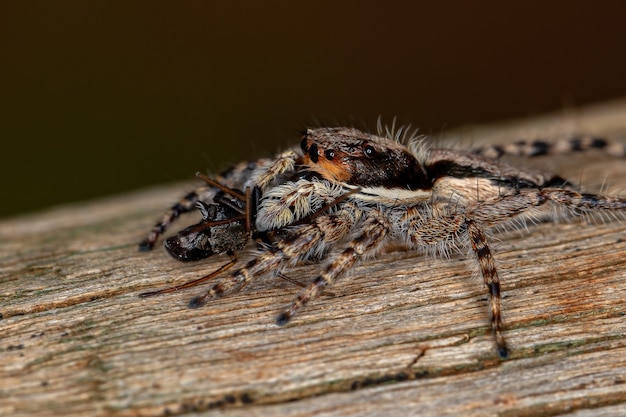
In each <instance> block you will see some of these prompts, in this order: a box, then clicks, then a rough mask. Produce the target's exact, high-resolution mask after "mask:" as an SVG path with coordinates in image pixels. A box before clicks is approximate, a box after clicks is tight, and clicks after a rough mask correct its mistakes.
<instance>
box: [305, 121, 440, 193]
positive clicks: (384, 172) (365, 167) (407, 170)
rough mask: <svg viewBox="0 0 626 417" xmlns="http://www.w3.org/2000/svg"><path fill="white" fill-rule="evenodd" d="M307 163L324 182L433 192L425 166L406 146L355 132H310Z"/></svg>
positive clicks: (346, 130)
mask: <svg viewBox="0 0 626 417" xmlns="http://www.w3.org/2000/svg"><path fill="white" fill-rule="evenodd" d="M300 146H301V147H302V152H303V153H304V156H303V162H304V164H305V165H307V166H308V167H310V169H311V170H313V171H315V172H317V173H318V174H319V175H320V176H322V177H323V178H324V179H327V180H329V181H332V182H337V183H344V184H348V185H355V186H359V187H385V188H401V189H404V190H406V189H409V190H416V189H430V188H431V182H430V180H429V179H428V177H427V175H426V171H425V170H424V168H423V166H422V164H421V163H420V162H419V161H418V160H417V159H416V158H415V156H413V154H412V153H411V152H410V151H409V150H408V149H407V148H406V147H405V146H403V145H401V144H399V143H397V142H395V141H393V140H391V139H386V138H383V137H380V136H376V135H371V134H368V133H364V132H361V131H360V130H357V129H353V128H345V127H340V128H318V129H308V130H307V131H306V133H305V134H304V136H303V137H302V141H301V143H300Z"/></svg>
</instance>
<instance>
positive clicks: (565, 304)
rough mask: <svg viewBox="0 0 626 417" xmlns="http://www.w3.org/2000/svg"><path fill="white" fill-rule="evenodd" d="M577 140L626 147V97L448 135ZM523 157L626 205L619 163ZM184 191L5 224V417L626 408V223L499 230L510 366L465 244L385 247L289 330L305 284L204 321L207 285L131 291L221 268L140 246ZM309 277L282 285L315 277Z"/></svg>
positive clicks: (257, 288) (213, 305)
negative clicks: (285, 318)
mask: <svg viewBox="0 0 626 417" xmlns="http://www.w3.org/2000/svg"><path fill="white" fill-rule="evenodd" d="M573 133H593V134H597V135H603V136H608V137H612V138H617V139H620V138H621V140H622V141H623V140H624V137H625V136H626V102H615V103H608V104H606V105H602V106H595V107H590V108H586V109H579V110H572V111H568V112H563V113H561V114H558V115H550V116H545V117H537V118H534V119H530V120H525V121H522V122H516V123H508V124H503V125H498V126H487V127H474V128H467V129H463V130H460V131H454V132H447V133H445V134H444V135H443V136H444V138H445V139H447V140H448V141H450V142H453V143H457V142H461V143H474V144H477V143H502V142H507V141H511V140H515V139H519V138H522V137H524V138H548V139H549V138H556V137H560V136H562V135H563V134H565V135H567V134H573ZM515 163H517V164H526V163H527V162H526V161H524V160H520V161H515ZM530 163H531V162H528V164H530ZM532 164H533V166H541V167H543V168H545V169H546V170H554V171H557V172H559V173H560V174H562V175H564V176H566V177H568V178H570V179H572V180H573V181H575V182H580V183H581V184H582V185H583V186H585V188H588V189H590V190H597V189H598V188H600V187H602V186H604V187H605V189H607V190H608V191H609V192H612V193H617V194H621V195H624V194H626V192H625V190H626V163H625V161H624V160H623V159H622V160H618V159H612V158H610V157H606V156H602V155H599V154H591V155H586V156H568V157H560V158H556V159H547V158H541V159H537V160H535V161H532ZM190 171H194V168H193V167H192V168H191V169H190ZM191 188H193V183H192V182H190V183H188V184H182V185H181V184H179V185H175V186H167V187H162V188H155V189H150V190H146V191H144V192H138V193H135V194H129V195H123V196H117V197H113V198H108V199H104V200H101V201H96V202H90V203H85V204H76V205H69V206H66V207H60V208H57V209H54V210H49V211H46V212H42V213H39V214H35V215H30V216H24V217H18V218H13V219H8V220H3V221H2V222H0V300H1V302H0V313H2V315H3V318H2V319H1V320H0V332H1V333H0V334H1V339H0V340H1V342H0V415H5V416H9V415H11V416H31V415H64V416H68V415H89V416H105V415H114V416H156V415H167V414H174V415H198V414H202V415H222V414H227V415H233V416H344V417H345V416H364V415H385V416H386V417H389V416H403V415H420V416H441V415H503V416H527V415H568V416H618V415H626V337H625V334H626V317H625V315H626V221H607V222H606V223H604V224H594V225H589V224H585V222H584V221H580V220H578V221H574V222H571V223H563V224H552V223H542V224H539V225H537V226H532V227H529V228H528V230H527V231H525V232H524V233H519V232H509V233H506V234H496V235H495V236H494V238H495V239H493V240H494V241H493V246H494V251H495V256H496V259H497V264H498V267H499V271H500V275H501V280H502V287H503V296H504V298H503V317H504V320H505V326H506V330H505V335H506V337H507V338H508V341H509V343H510V345H511V347H512V349H513V352H512V356H511V358H510V359H508V360H506V361H501V360H499V359H498V358H497V357H496V354H495V349H494V345H493V341H492V337H491V334H490V332H489V330H488V319H487V300H486V292H485V290H484V288H483V284H482V281H481V279H480V278H478V277H476V276H475V275H473V274H472V270H473V269H474V268H473V266H472V262H471V259H470V260H468V259H467V258H468V256H470V255H471V254H469V255H468V254H467V253H462V254H454V255H452V256H451V258H450V259H431V258H428V257H424V256H421V255H416V254H414V253H411V252H406V251H404V250H402V249H397V250H391V251H389V252H388V253H385V254H381V255H380V256H378V257H377V258H375V259H372V260H369V261H367V262H364V263H362V264H360V265H359V266H356V267H355V268H353V270H352V271H351V273H350V274H349V276H347V277H344V278H343V279H341V280H340V281H339V283H338V284H337V285H336V286H334V287H333V288H332V289H331V290H330V291H332V294H326V295H323V296H322V297H320V298H319V299H317V300H315V301H314V302H312V303H311V304H310V305H309V306H308V307H307V308H306V309H305V310H304V311H303V312H302V313H301V314H300V315H298V316H297V317H295V318H294V320H293V321H292V322H291V323H290V324H289V325H288V326H285V327H282V328H281V327H277V326H276V325H275V324H274V323H275V318H276V315H277V313H279V312H280V311H281V309H282V308H283V307H284V306H286V305H287V304H288V303H289V302H290V301H291V300H292V298H293V297H294V296H295V294H296V293H297V292H298V291H299V288H298V287H296V286H294V285H293V284H291V283H289V282H287V281H285V280H281V279H273V278H263V279H258V280H256V281H254V282H253V283H252V284H250V285H249V286H248V287H247V288H245V289H244V290H243V291H241V292H238V293H235V294H232V295H229V296H226V297H224V298H221V299H217V300H213V301H211V302H210V303H209V304H208V305H207V306H205V307H204V308H201V309H195V310H191V309H188V308H187V302H188V301H189V299H190V298H191V297H192V296H193V295H195V294H197V293H199V292H200V291H201V290H202V288H196V289H190V290H185V291H181V292H178V293H175V294H170V295H164V296H160V297H154V298H148V299H140V298H138V297H137V294H139V293H140V292H142V291H147V290H151V289H157V288H162V287H164V286H169V285H172V284H174V283H183V282H185V281H187V280H190V279H193V278H197V277H199V276H201V275H203V274H205V273H208V272H210V271H212V270H214V269H215V268H217V267H218V266H220V265H222V264H223V263H225V262H226V261H227V258H226V257H217V258H215V259H209V260H206V261H201V262H197V263H192V264H183V263H179V262H177V261H175V260H174V259H172V258H170V257H169V256H168V255H167V254H166V253H165V251H164V250H163V248H162V247H161V246H159V247H158V248H157V249H156V250H155V251H153V252H151V253H140V252H138V251H137V246H136V245H137V243H138V241H139V240H140V239H141V238H142V237H143V236H144V234H145V233H146V232H147V231H148V230H149V228H150V227H151V226H152V224H153V222H154V221H155V220H156V219H157V218H158V217H159V216H160V214H161V213H162V211H163V209H165V208H166V207H167V206H168V205H169V204H170V203H172V202H173V201H174V200H176V199H177V198H178V197H180V195H182V194H183V193H185V192H186V191H188V190H189V189H191ZM620 190H621V193H620ZM180 227H182V224H181V225H178V224H176V225H175V227H174V228H173V229H175V230H179V229H180ZM468 253H469V252H468ZM251 256H253V253H252V251H244V252H243V253H242V254H240V256H239V257H240V260H242V261H245V260H246V259H249V258H250V257H251ZM316 268H318V267H316V266H315V265H307V266H300V267H296V268H294V269H293V270H292V271H290V272H289V276H290V277H292V278H296V279H297V280H299V281H301V282H303V283H305V282H307V281H309V280H310V279H311V278H312V277H313V276H314V274H315V271H316V270H317V269H316Z"/></svg>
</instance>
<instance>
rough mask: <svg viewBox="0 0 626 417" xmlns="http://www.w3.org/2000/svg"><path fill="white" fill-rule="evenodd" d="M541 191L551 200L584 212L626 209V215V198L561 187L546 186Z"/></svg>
mask: <svg viewBox="0 0 626 417" xmlns="http://www.w3.org/2000/svg"><path fill="white" fill-rule="evenodd" d="M541 193H542V194H543V195H544V196H545V197H546V198H548V199H550V200H551V201H554V202H556V203H559V204H562V205H563V206H565V207H567V208H570V209H574V210H580V211H581V212H584V213H593V212H594V211H595V210H601V211H605V212H606V211H614V212H621V211H624V212H625V213H624V215H626V198H622V197H609V196H603V195H597V194H586V193H579V192H577V191H572V190H565V189H561V188H544V189H543V190H541Z"/></svg>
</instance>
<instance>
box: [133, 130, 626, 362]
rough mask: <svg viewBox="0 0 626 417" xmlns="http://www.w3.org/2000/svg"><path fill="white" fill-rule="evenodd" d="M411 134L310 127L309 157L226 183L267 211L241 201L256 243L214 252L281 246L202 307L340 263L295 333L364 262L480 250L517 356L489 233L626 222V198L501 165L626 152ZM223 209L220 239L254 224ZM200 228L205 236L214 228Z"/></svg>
mask: <svg viewBox="0 0 626 417" xmlns="http://www.w3.org/2000/svg"><path fill="white" fill-rule="evenodd" d="M400 136H402V135H394V134H393V133H391V132H387V134H386V135H385V136H382V135H373V134H368V133H364V132H362V131H359V130H357V129H353V128H343V127H341V128H317V129H308V130H307V131H306V133H305V134H304V136H303V137H302V140H301V146H300V150H299V151H297V150H290V151H288V152H285V153H283V154H281V155H280V156H279V157H278V158H277V159H276V160H274V161H269V160H261V161H259V162H257V163H255V164H252V165H247V167H248V168H249V169H247V168H246V169H247V170H246V169H238V170H235V171H232V172H230V173H229V174H228V175H223V176H222V178H221V179H220V182H223V183H225V184H226V186H228V187H233V188H239V187H241V188H244V189H248V190H255V192H254V193H253V194H255V195H256V201H255V203H254V204H251V202H250V198H249V196H250V195H251V192H250V191H248V193H247V195H248V198H246V199H244V198H243V197H242V196H243V194H241V196H239V197H237V198H236V199H238V200H239V201H240V202H241V203H242V204H239V205H238V207H239V212H242V211H243V206H244V205H245V206H246V207H248V209H247V210H246V211H247V215H246V216H247V217H245V218H246V219H248V220H247V221H248V226H247V227H246V228H245V231H246V233H249V234H248V235H245V236H243V235H240V237H239V238H235V239H232V240H231V241H225V240H223V238H218V242H217V243H224V242H226V243H225V244H222V246H221V247H220V248H219V249H218V250H212V249H210V248H209V252H211V253H213V252H219V251H226V252H232V251H235V250H237V249H239V248H240V247H241V246H242V245H243V244H244V243H245V242H247V240H248V239H249V237H250V233H253V232H254V233H258V234H262V235H265V236H269V238H268V239H267V242H266V244H265V246H263V247H261V251H260V253H259V254H258V255H257V256H256V257H255V258H253V259H252V260H251V261H249V262H248V263H247V264H246V265H245V266H243V267H241V268H239V269H237V270H236V271H234V272H233V273H232V274H231V275H230V276H229V277H227V278H225V279H223V280H221V281H220V282H218V283H216V284H215V285H214V286H213V287H212V288H210V289H209V290H208V291H207V292H206V293H204V294H202V295H199V296H197V297H195V298H193V299H192V300H191V302H190V304H189V305H190V307H194V308H195V307H200V306H202V305H204V304H205V303H206V302H207V301H208V300H210V299H211V298H214V297H217V296H221V295H223V294H225V293H228V292H232V291H235V290H238V289H241V288H242V287H244V286H245V285H247V284H248V283H249V282H250V281H252V280H253V279H254V278H257V277H259V276H262V275H265V274H269V273H272V274H275V275H277V276H280V275H282V273H283V271H284V270H285V269H286V268H288V267H290V266H293V265H295V264H297V263H299V262H303V261H313V262H320V261H321V260H323V259H325V258H326V257H327V255H328V258H329V259H328V260H327V261H325V262H324V265H323V267H322V269H321V272H320V273H319V275H317V277H316V278H315V279H314V280H313V281H312V282H311V283H310V284H309V285H308V286H307V287H306V288H305V289H304V291H303V292H302V293H301V294H300V295H299V296H298V297H297V298H296V299H295V300H294V301H293V302H292V303H291V305H290V306H288V307H287V309H286V310H284V311H283V312H282V313H281V314H280V315H279V316H278V319H277V323H278V324H279V325H284V324H286V323H287V322H289V320H290V319H291V317H292V316H293V315H295V314H296V313H297V311H298V310H300V309H301V308H302V307H303V306H305V305H306V304H307V303H308V302H309V301H311V300H312V299H314V298H315V297H317V296H318V295H319V294H320V292H321V291H322V290H323V289H324V288H325V287H327V286H330V285H332V284H333V283H334V282H335V280H336V279H337V278H338V277H340V276H341V275H342V274H343V273H345V272H346V271H347V270H348V269H349V268H351V267H352V266H353V265H354V263H355V262H356V261H358V260H362V259H365V258H367V257H372V256H375V255H376V254H377V253H379V252H380V251H381V250H383V249H384V248H385V247H386V246H388V245H389V244H391V243H394V244H395V243H398V242H399V243H401V244H403V245H405V246H406V247H407V248H409V249H413V250H420V251H424V252H428V253H443V254H447V253H448V252H449V251H450V250H454V249H457V248H459V247H465V246H467V245H468V244H469V246H470V247H471V248H472V250H473V252H474V254H475V257H476V261H477V265H478V268H479V271H480V274H481V276H482V277H483V280H484V283H485V286H486V288H487V290H488V292H489V313H490V321H491V329H492V332H493V335H494V339H495V343H496V346H497V351H498V354H499V355H500V356H501V357H502V358H505V357H507V356H508V353H509V349H508V347H507V343H506V341H505V338H504V336H503V333H502V320H501V314H500V297H501V295H500V278H499V276H498V272H497V270H496V267H495V262H494V257H493V254H492V251H491V249H490V246H489V242H488V231H489V230H490V229H492V228H494V227H499V226H506V225H507V224H509V225H513V227H515V225H516V224H517V225H519V224H520V223H523V222H524V221H525V220H526V219H530V218H533V216H534V215H536V210H535V209H537V208H539V207H540V206H543V205H544V204H546V203H552V204H555V205H556V206H558V207H560V208H561V210H558V211H556V214H558V215H581V214H590V215H593V214H596V213H599V212H612V213H616V214H617V215H618V216H619V217H621V218H624V217H626V198H619V197H607V196H601V195H594V194H585V193H581V192H579V191H577V187H575V186H574V185H573V184H572V183H570V182H568V181H567V180H565V179H563V178H561V177H559V176H548V175H544V174H540V173H536V172H532V171H526V170H521V169H517V168H514V167H512V166H509V165H506V164H504V163H501V162H498V161H494V160H493V158H498V157H500V156H502V155H505V154H512V155H525V156H539V155H546V154H553V153H568V152H576V151H584V150H587V149H592V148H596V149H602V150H604V151H605V152H607V153H609V154H612V155H614V156H625V155H626V147H625V146H624V145H620V144H615V143H611V142H608V141H607V140H604V139H600V138H574V139H570V140H568V141H562V142H557V143H554V144H549V143H545V142H541V141H535V142H518V143H515V144H512V145H508V146H505V147H498V146H495V147H487V148H482V149H476V150H474V151H473V152H462V151H457V150H453V149H445V148H444V149H435V148H429V147H428V146H426V144H425V143H424V141H419V140H409V143H408V145H406V146H405V145H404V144H402V143H401V141H400V140H398V139H399V137H400ZM490 158H491V159H490ZM203 190H204V191H202V192H196V193H195V194H194V193H192V198H189V196H188V198H186V199H184V200H183V203H184V204H182V205H183V206H184V207H186V208H189V207H191V206H192V205H193V204H195V203H196V202H198V201H202V200H203V199H204V198H207V197H206V196H212V197H215V196H216V195H217V191H215V189H213V191H211V192H208V191H206V189H203ZM211 193H212V194H211ZM203 195H204V196H205V197H201V196H203ZM231 200H232V198H231ZM244 200H245V201H244ZM192 203H193V204H192ZM216 203H217V205H216V206H215V209H214V211H213V214H208V210H207V209H206V207H204V206H202V210H203V211H204V212H205V214H204V219H203V221H204V222H205V226H204V227H205V228H206V227H208V228H211V230H217V229H215V227H218V226H220V225H221V224H224V223H221V224H216V223H215V221H217V217H218V215H219V214H220V213H221V215H222V217H223V220H225V221H226V223H228V220H230V221H231V222H233V223H234V224H235V225H239V226H237V227H239V229H241V227H242V226H241V225H242V224H243V223H241V222H243V221H244V218H241V217H238V216H239V214H237V213H235V212H236V211H237V210H234V211H233V212H229V211H228V210H227V209H226V206H225V202H224V200H222V201H221V202H220V201H219V200H218V201H216ZM231 203H232V201H231ZM203 204H204V203H203ZM179 205H181V204H179ZM235 205H237V204H235ZM231 206H232V204H231ZM177 207H178V205H177V206H174V208H173V209H172V210H171V211H170V212H169V214H168V215H166V216H165V217H164V221H162V222H160V223H159V224H157V226H156V227H155V229H153V232H152V233H151V235H150V236H149V237H148V238H147V239H146V240H145V241H144V243H143V244H142V247H143V248H146V246H147V245H146V242H149V243H150V247H151V245H152V244H154V242H155V241H156V238H157V237H158V234H159V233H160V232H161V231H162V230H164V228H165V226H167V224H169V222H171V220H173V218H175V217H176V216H177V215H178V214H179V212H180V211H181V210H178V209H177ZM211 222H213V223H211ZM201 224H202V223H201ZM237 227H235V229H237ZM192 230H196V231H197V230H202V226H198V228H197V229H193V228H192ZM184 234H185V232H183V235H184ZM179 236H180V235H179ZM220 239H222V240H223V241H221V242H220ZM192 247H193V244H192V245H191V248H192ZM333 251H334V253H333V254H331V253H332V252H333ZM329 254H331V255H329ZM210 276H213V274H212V275H210ZM201 280H204V278H203V279H201ZM197 281H200V280H197ZM185 286H186V285H185ZM181 287H182V286H181ZM181 287H176V288H175V289H178V288H181ZM170 290H172V289H170ZM165 291H168V290H165ZM161 292H163V291H161ZM156 293H159V292H156ZM152 294H154V293H149V295H152Z"/></svg>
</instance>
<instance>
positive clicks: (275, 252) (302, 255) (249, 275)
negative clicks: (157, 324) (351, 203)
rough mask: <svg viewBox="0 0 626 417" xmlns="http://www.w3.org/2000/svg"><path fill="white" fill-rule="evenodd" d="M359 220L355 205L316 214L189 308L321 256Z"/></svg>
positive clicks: (289, 231) (195, 299)
mask: <svg viewBox="0 0 626 417" xmlns="http://www.w3.org/2000/svg"><path fill="white" fill-rule="evenodd" d="M357 219H358V212H355V210H354V209H352V208H351V209H344V210H339V211H338V212H336V213H333V214H329V215H325V216H320V217H317V218H315V219H314V220H313V221H312V222H311V223H306V224H303V225H299V226H294V227H293V228H292V229H291V230H284V232H285V233H287V236H286V237H285V238H284V239H281V240H279V241H277V242H276V243H275V247H273V248H271V249H269V250H267V251H265V252H262V253H261V254H260V255H259V256H258V257H256V258H254V259H252V260H251V261H250V262H248V264H247V265H245V266H244V267H243V268H240V269H239V270H237V271H235V272H234V273H233V274H232V275H231V276H230V277H228V278H226V279H224V280H222V281H220V282H218V283H217V284H215V285H214V286H213V287H212V288H211V289H209V290H208V291H207V292H206V293H205V294H202V295H199V296H197V297H195V298H193V299H192V300H191V301H190V303H189V307H191V308H197V307H201V306H202V305H204V304H206V302H207V301H208V300H210V299H211V298H214V297H219V296H221V295H223V294H225V293H228V292H232V291H235V290H238V289H241V288H243V287H244V286H246V285H247V284H249V283H250V282H251V281H252V280H253V279H254V278H256V277H259V276H262V275H265V274H267V273H270V272H272V273H274V274H277V275H278V274H280V273H281V271H282V269H283V268H284V267H285V266H287V265H288V264H290V263H296V262H297V261H302V260H306V259H308V258H311V257H315V256H319V253H324V252H325V250H326V247H327V246H328V245H330V244H332V243H333V242H335V241H337V240H339V239H342V238H343V237H345V235H346V234H347V233H349V231H350V228H351V226H353V225H354V223H355V222H356V220H357Z"/></svg>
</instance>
